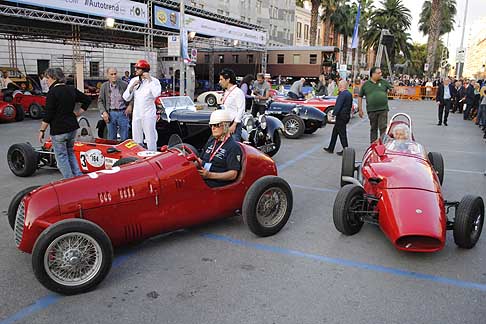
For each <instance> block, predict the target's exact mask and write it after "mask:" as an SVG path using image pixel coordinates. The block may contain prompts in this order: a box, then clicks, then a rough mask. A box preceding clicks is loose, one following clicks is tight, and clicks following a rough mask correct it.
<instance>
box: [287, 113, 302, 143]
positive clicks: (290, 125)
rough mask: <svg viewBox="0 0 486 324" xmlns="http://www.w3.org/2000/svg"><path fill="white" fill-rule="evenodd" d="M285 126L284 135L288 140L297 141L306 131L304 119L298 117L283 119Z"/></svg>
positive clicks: (292, 116)
mask: <svg viewBox="0 0 486 324" xmlns="http://www.w3.org/2000/svg"><path fill="white" fill-rule="evenodd" d="M282 123H283V125H284V131H283V134H284V136H285V137H287V138H292V139H296V138H299V137H301V136H302V135H303V134H304V131H305V124H304V121H303V120H302V118H300V117H299V116H296V115H288V116H285V117H284V118H283V119H282Z"/></svg>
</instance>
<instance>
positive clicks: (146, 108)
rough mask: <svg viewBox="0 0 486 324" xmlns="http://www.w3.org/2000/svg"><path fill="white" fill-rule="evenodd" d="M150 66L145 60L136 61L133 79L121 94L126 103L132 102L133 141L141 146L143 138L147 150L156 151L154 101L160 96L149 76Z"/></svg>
mask: <svg viewBox="0 0 486 324" xmlns="http://www.w3.org/2000/svg"><path fill="white" fill-rule="evenodd" d="M149 71H150V64H149V63H148V62H147V61H145V60H138V61H137V64H135V77H134V78H133V79H131V80H130V83H129V84H128V87H127V89H126V90H125V92H124V93H123V99H124V100H125V101H127V102H130V101H132V100H133V101H134V103H133V112H132V135H133V140H134V141H135V142H137V143H139V144H143V138H144V136H145V141H146V143H147V149H148V150H150V151H156V150H157V130H156V129H155V123H156V122H157V110H156V108H155V103H154V101H155V99H156V98H157V97H158V96H160V92H161V86H160V82H159V80H158V79H156V78H154V77H151V76H150V73H149Z"/></svg>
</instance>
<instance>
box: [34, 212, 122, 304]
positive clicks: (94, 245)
mask: <svg viewBox="0 0 486 324" xmlns="http://www.w3.org/2000/svg"><path fill="white" fill-rule="evenodd" d="M112 261H113V247H112V245H111V241H110V238H109V237H108V235H106V233H105V231H103V229H102V228H101V227H99V226H98V225H96V224H95V223H92V222H89V221H87V220H84V219H66V220H62V221H60V222H58V223H55V224H54V225H51V226H49V227H48V228H47V229H46V230H44V231H43V232H42V233H41V234H40V235H39V237H38V238H37V241H36V242H35V245H34V249H33V251H32V268H33V270H34V274H35V276H36V278H37V280H39V282H40V283H41V284H42V285H43V286H44V287H46V288H47V289H49V290H52V291H54V292H57V293H60V294H63V295H74V294H79V293H84V292H87V291H89V290H91V289H93V288H94V287H96V286H97V285H98V284H99V283H100V282H101V281H103V279H104V278H105V277H106V275H107V274H108V272H109V271H110V269H111V264H112ZM81 262H84V265H80V263H81Z"/></svg>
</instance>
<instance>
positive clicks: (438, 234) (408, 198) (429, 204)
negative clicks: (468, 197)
mask: <svg viewBox="0 0 486 324" xmlns="http://www.w3.org/2000/svg"><path fill="white" fill-rule="evenodd" d="M381 195H382V196H381V199H380V202H379V203H378V208H379V211H380V214H379V224H380V227H381V229H382V231H383V232H384V233H385V235H386V236H387V237H388V239H390V241H391V242H392V243H393V244H394V245H395V247H396V248H398V249H400V250H405V251H415V252H434V251H438V250H440V249H441V248H443V246H444V244H445V232H446V228H445V226H446V215H445V207H444V203H443V200H442V199H441V195H440V193H435V192H428V191H424V190H417V189H387V190H383V191H382V192H381Z"/></svg>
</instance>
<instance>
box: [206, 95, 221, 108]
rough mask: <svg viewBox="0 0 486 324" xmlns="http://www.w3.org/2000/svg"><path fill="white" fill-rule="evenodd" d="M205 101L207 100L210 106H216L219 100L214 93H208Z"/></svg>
mask: <svg viewBox="0 0 486 324" xmlns="http://www.w3.org/2000/svg"><path fill="white" fill-rule="evenodd" d="M204 101H206V103H207V104H208V106H209V107H216V106H217V105H218V100H216V96H215V95H212V94H209V95H207V96H206V98H205V99H204Z"/></svg>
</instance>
